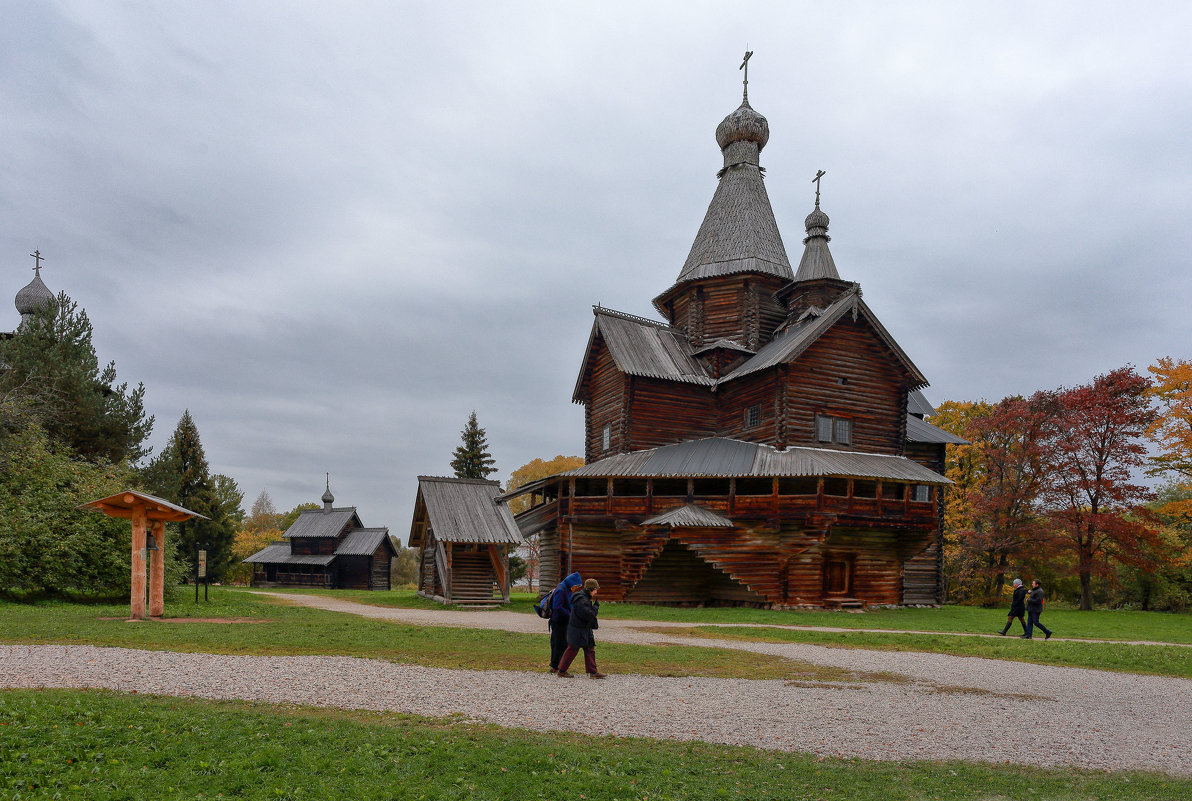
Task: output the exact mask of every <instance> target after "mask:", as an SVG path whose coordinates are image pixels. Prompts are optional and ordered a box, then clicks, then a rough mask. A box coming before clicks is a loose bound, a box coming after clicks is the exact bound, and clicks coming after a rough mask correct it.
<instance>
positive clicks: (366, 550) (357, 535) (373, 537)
mask: <svg viewBox="0 0 1192 801" xmlns="http://www.w3.org/2000/svg"><path fill="white" fill-rule="evenodd" d="M383 542H384V543H388V545H389V550H391V551H393V553H394V554H396V553H397V549H395V548H394V547H393V542H392V541H391V540H390V539H389V529H387V528H358V529H356V530H355V531H352V532H351V533H349V534H348V536H346V537H344V541H343V542H341V543H340V544H339V546H338V547H337V548H336V549H335V555H336V556H372V555H373V554H374V553H376V550H377V547H378V546H380V545H381V543H383Z"/></svg>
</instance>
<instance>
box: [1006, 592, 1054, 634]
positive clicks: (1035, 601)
mask: <svg viewBox="0 0 1192 801" xmlns="http://www.w3.org/2000/svg"><path fill="white" fill-rule="evenodd" d="M1045 600H1046V599H1045V598H1044V597H1043V587H1042V585H1040V584H1039V580H1038V579H1035V580H1034V581H1032V582H1031V590H1030V593H1029V595H1028V593H1027V589H1026V587H1024V586H1022V579H1014V597H1013V598H1011V599H1010V614H1009V616H1007V617H1006V627H1005V628H1003V629H1002V634H1003V635H1004V634H1005V633H1006V632H1007V631H1009V630H1010V625H1011V624H1012V623H1013V622H1014V619H1015V618H1018V622H1019V623H1021V624H1022V632H1023V633H1022V634H1021V635H1019V636H1021V637H1022V639H1024V640H1030V639H1033V638H1032V635H1033V634H1034V631H1035V629H1036V628H1038V629H1039V631H1041V632H1043V634H1044V635H1045V636H1044V637H1043V639H1045V640H1050V639H1051V629H1049V628H1047V627H1046V626H1044V625H1043V624H1042V622H1040V621H1039V616H1040V615H1042V614H1043V604H1044V602H1045ZM1023 612H1026V615H1027V619H1026V620H1023V619H1022V613H1023Z"/></svg>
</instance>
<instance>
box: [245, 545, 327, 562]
mask: <svg viewBox="0 0 1192 801" xmlns="http://www.w3.org/2000/svg"><path fill="white" fill-rule="evenodd" d="M335 556H336V554H333V553H326V554H295V553H290V543H288V542H273V543H270V544H269V545H266V546H265V547H264V548H262V549H261V550H259V551H257V552H256V553H254V554H253V555H252V556H249V557H246V558H245V559H244V561H245V562H255V563H257V564H269V565H329V564H331V563H332V562H333V561H334V560H335Z"/></svg>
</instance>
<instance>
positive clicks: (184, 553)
mask: <svg viewBox="0 0 1192 801" xmlns="http://www.w3.org/2000/svg"><path fill="white" fill-rule="evenodd" d="M142 480H143V481H144V482H145V483H146V484H147V486H149V487H150V492H153V493H154V494H155V495H159V496H161V497H163V498H165V499H166V500H169V501H172V502H174V503H176V504H178V505H179V506H182V507H184V508H186V509H189V510H190V511H192V512H196V513H197V514H199V515H202V517H194V518H191V519H190V520H187V521H185V522H183V523H180V524H179V526H178V536H177V537H175V538H174V546H175V555H176V557H177V558H178V559H179V560H180V561H183V562H187V563H189V562H191V561H193V558H194V557H193V554H194V549H195V544H196V543H205V544H206V546H207V548H206V550H207V571H208V575H209V576H210V578H211V580H212V581H219V580H221V579H222V578H223V576H224V574H225V573H226V572H227V570H228V569H229V568H230V567H231V565H232V560H233V557H232V547H233V543H234V542H235V539H236V529H237V523H236V521H237V519H242V518H243V516H244V512H243V511H242V510H241V509H240V503H241V502H242V501H243V498H244V495H243V493H241V492H240V490H239V488H237V487H236V482H235V481H233V480H232V479H230V478H228V477H227V476H221V475H217V476H215V477H214V478H213V477H212V476H211V475H210V474H209V472H208V468H207V456H206V454H204V452H203V444H202V442H201V441H200V439H199V429H198V426H196V425H195V422H194V418H192V417H191V415H190V410H189V409H188V410H186V411H184V412H183V413H182V418H181V419H180V420H179V421H178V426H177V427H176V428H175V429H174V435H173V436H172V437H171V438H170V442H169V444H168V445H167V446H166V447H165V448H163V449H162V452H161V453H160V454H158V456H157V458H156V459H154V460H153V461H152V462H150V464H149V465H148V467H147V468H146V470H145V471H144V472H143V473H142ZM203 518H206V519H203Z"/></svg>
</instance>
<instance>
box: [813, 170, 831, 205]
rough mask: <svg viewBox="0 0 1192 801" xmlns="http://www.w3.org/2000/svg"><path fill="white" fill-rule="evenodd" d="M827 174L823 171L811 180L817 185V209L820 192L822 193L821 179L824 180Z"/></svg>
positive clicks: (818, 172)
mask: <svg viewBox="0 0 1192 801" xmlns="http://www.w3.org/2000/svg"><path fill="white" fill-rule="evenodd" d="M825 175H827V173H825V172H824V171H823V170H819V171H817V172H816V174H815V177H814V178H812V179H811V183H813V184H815V207H816V208H817V209H818V208H819V192H820V178H823V177H824V176H825Z"/></svg>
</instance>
